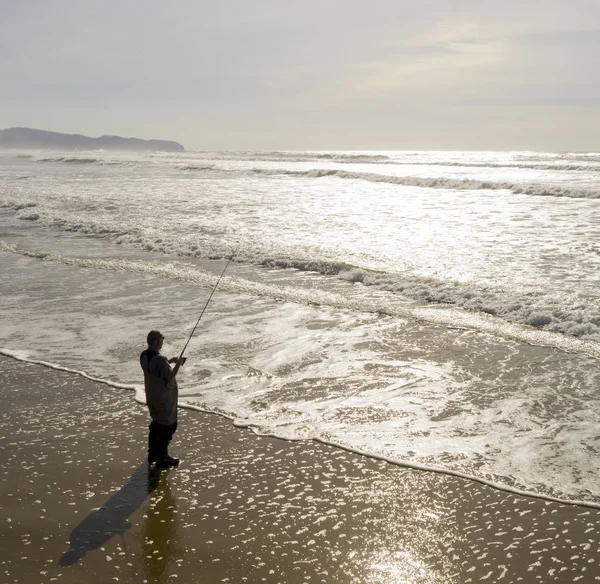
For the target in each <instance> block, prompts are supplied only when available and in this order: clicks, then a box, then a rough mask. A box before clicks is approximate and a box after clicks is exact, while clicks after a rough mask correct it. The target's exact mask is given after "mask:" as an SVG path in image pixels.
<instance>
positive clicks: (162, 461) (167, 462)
mask: <svg viewBox="0 0 600 584" xmlns="http://www.w3.org/2000/svg"><path fill="white" fill-rule="evenodd" d="M178 464H179V459H178V458H173V457H172V456H169V455H167V456H164V457H163V458H159V459H158V460H156V466H155V467H154V468H171V467H172V466H177V465H178Z"/></svg>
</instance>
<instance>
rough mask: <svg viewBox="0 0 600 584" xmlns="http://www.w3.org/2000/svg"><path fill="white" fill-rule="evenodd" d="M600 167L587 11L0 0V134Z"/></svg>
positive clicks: (577, 1) (520, 1)
mask: <svg viewBox="0 0 600 584" xmlns="http://www.w3.org/2000/svg"><path fill="white" fill-rule="evenodd" d="M10 126H28V127H36V128H42V129H48V130H55V131H62V132H69V133H82V134H88V135H93V136H97V135H100V134H119V135H123V136H138V137H141V138H165V139H173V140H178V141H180V142H181V143H183V144H184V145H185V146H186V148H187V149H298V148H299V149H538V150H595V151H600V1H599V0H589V1H587V0H570V1H566V0H543V1H529V0H505V1H486V0H472V1H471V0H468V1H467V0H465V1H462V0H456V1H455V0H440V1H437V0H436V1H427V0H421V1H419V0H410V1H404V0H361V1H355V0H329V1H328V0H318V1H313V0H297V1H296V0H213V1H211V2H206V1H202V0H171V1H170V2H166V1H165V0H161V1H155V0H118V1H114V0H102V1H98V0H93V1H92V0H0V128H6V127H10Z"/></svg>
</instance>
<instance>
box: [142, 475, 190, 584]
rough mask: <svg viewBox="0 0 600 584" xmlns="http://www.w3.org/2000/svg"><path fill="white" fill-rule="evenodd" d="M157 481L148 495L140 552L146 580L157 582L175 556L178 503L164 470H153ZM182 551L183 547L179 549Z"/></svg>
mask: <svg viewBox="0 0 600 584" xmlns="http://www.w3.org/2000/svg"><path fill="white" fill-rule="evenodd" d="M154 474H155V475H156V476H157V478H158V485H157V488H156V489H153V490H152V492H151V493H150V496H149V506H148V511H147V515H146V517H145V518H144V519H145V520H144V523H143V525H142V531H141V541H140V552H141V555H142V557H141V560H142V562H141V563H142V565H143V568H144V573H145V577H146V579H147V580H148V582H153V583H154V582H155V583H156V584H160V583H161V582H164V581H165V578H166V577H167V576H168V572H167V568H168V567H169V565H170V563H171V562H172V561H173V558H175V557H177V555H178V554H177V553H176V552H177V548H178V547H181V546H178V543H177V506H176V503H175V499H174V498H173V494H172V493H171V485H170V483H169V479H168V476H167V475H168V473H167V472H163V473H160V472H156V471H155V473H154ZM179 551H182V550H179Z"/></svg>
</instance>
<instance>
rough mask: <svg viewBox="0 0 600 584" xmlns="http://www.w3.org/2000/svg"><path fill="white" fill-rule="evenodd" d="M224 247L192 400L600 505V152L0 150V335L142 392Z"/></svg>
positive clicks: (295, 435)
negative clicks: (154, 348) (142, 359)
mask: <svg viewBox="0 0 600 584" xmlns="http://www.w3.org/2000/svg"><path fill="white" fill-rule="evenodd" d="M231 257H232V258H233V261H232V262H231V263H230V265H229V267H228V268H227V271H226V272H225V275H224V276H223V279H222V280H221V283H220V285H219V287H218V289H217V291H216V292H215V294H214V296H213V298H212V300H211V302H210V304H209V306H208V308H207V310H206V312H205V314H204V316H203V318H202V320H201V322H200V325H199V326H198V329H197V331H196V334H195V336H194V338H193V339H192V341H191V342H190V345H189V347H188V350H187V353H186V355H187V357H188V361H187V363H186V365H185V367H184V368H183V369H182V371H181V373H180V376H179V381H180V383H179V385H180V403H181V405H183V406H185V407H190V408H195V409H198V410H201V411H210V412H216V413H218V414H221V415H223V416H226V417H228V418H230V419H231V420H232V421H233V423H235V424H236V425H240V426H246V427H249V428H250V429H252V431H254V432H256V433H257V434H260V435H272V436H277V437H280V438H284V439H290V440H310V439H316V440H320V441H323V442H326V443H330V444H334V445H337V446H340V447H343V448H346V449H349V450H353V451H357V452H362V453H365V454H368V455H371V456H375V457H379V458H382V459H385V460H389V461H392V462H396V463H399V464H404V465H409V466H413V467H416V468H426V469H433V470H438V471H442V472H448V473H451V474H452V473H454V474H458V475H461V476H467V477H470V478H473V479H475V480H479V481H483V482H487V483H490V484H493V485H495V486H497V487H499V488H504V489H508V490H510V489H514V490H518V491H525V492H527V493H531V494H535V495H537V496H542V497H548V498H558V499H561V500H568V501H583V502H587V503H589V504H591V505H593V506H600V489H599V488H598V479H597V472H598V467H599V466H600V434H599V432H598V427H599V421H600V404H599V401H598V397H597V393H598V389H599V386H600V369H599V367H598V365H599V363H600V362H599V361H598V358H599V357H600V297H599V286H598V284H599V279H600V276H599V273H600V272H599V268H600V153H560V154H557V153H541V152H372V151H370V152H288V151H281V152H185V153H178V154H164V153H114V152H77V153H64V152H51V151H43V152H42V151H36V152H25V151H23V152H20V151H8V150H5V151H0V262H1V264H0V265H1V266H2V274H3V278H2V279H1V280H0V323H1V324H0V353H2V354H4V355H8V356H12V357H15V358H18V359H21V360H23V361H31V362H44V363H46V364H48V365H50V366H52V367H56V368H65V369H67V370H71V371H74V372H78V373H80V374H83V375H87V376H89V377H91V378H94V379H99V380H102V381H104V382H105V383H107V384H109V385H113V386H115V387H118V388H123V390H133V391H134V393H133V394H132V395H135V397H136V399H138V400H139V401H143V387H142V375H141V369H140V366H139V361H138V356H139V353H140V352H141V351H142V350H143V349H144V348H145V338H146V334H147V332H148V331H149V330H150V329H159V330H161V331H162V332H163V334H164V335H165V336H166V342H165V347H164V349H163V352H165V353H166V354H167V355H168V356H169V357H171V356H175V355H177V354H178V353H179V352H180V351H181V349H182V347H183V345H184V344H185V342H186V340H187V337H188V335H189V334H190V332H191V330H192V328H193V326H194V324H195V322H196V320H197V318H198V316H199V314H200V313H201V311H202V309H203V307H204V305H205V303H206V301H207V299H208V297H209V295H210V293H211V290H212V288H213V286H214V285H215V283H216V281H217V278H218V277H219V275H220V274H221V272H222V270H223V268H224V267H225V264H226V262H227V260H228V259H229V258H231ZM110 407H111V404H110V392H107V397H106V408H107V409H108V410H110ZM39 408H40V411H43V408H44V404H43V403H40V404H39ZM89 415H90V416H94V411H92V410H91V411H90V412H89ZM73 431H74V432H76V431H77V429H76V428H74V429H73ZM181 431H182V432H185V428H182V429H181ZM143 448H144V446H143V445H140V451H141V452H142V451H143Z"/></svg>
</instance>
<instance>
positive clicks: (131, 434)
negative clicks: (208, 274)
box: [0, 357, 600, 584]
mask: <svg viewBox="0 0 600 584" xmlns="http://www.w3.org/2000/svg"><path fill="white" fill-rule="evenodd" d="M0 366H1V370H2V385H1V389H0V395H1V397H2V404H3V407H2V412H1V413H0V449H1V452H2V458H3V460H4V463H5V464H4V465H3V469H2V471H0V476H1V477H2V478H1V480H0V509H1V514H0V522H1V526H2V527H1V530H2V531H1V537H2V546H1V552H0V562H1V565H0V581H2V582H6V583H12V582H19V583H28V584H29V583H38V582H39V583H42V582H60V583H62V582H66V583H71V582H73V583H76V582H77V583H80V582H86V583H89V584H94V583H104V582H106V583H109V582H111V583H114V582H128V583H130V582H131V583H136V584H137V583H143V582H148V583H162V582H177V583H181V584H184V583H185V584H187V583H196V582H207V583H213V582H215V583H217V582H229V583H236V584H237V583H241V582H248V583H255V582H266V583H282V584H284V583H285V584H293V583H307V584H309V583H310V584H313V583H317V582H319V583H327V584H329V583H342V584H345V583H348V584H350V583H352V584H366V583H373V584H387V583H390V584H391V583H411V584H412V583H427V584H431V583H436V584H437V583H440V584H441V583H443V584H449V583H459V584H460V583H466V582H502V583H512V582H515V583H516V582H524V583H525V584H528V583H532V582H543V583H548V582H565V583H567V582H568V583H571V582H581V583H588V582H597V581H600V544H599V542H598V538H599V535H598V534H599V531H600V512H599V511H596V510H594V509H588V508H582V507H575V506H569V505H561V504H558V503H552V502H548V501H543V500H539V499H534V498H526V497H522V496H517V495H514V494H510V493H505V492H502V491H498V490H495V489H493V488H490V487H486V486H483V485H480V484H478V483H474V482H472V481H468V480H464V479H460V478H456V477H449V476H445V475H441V474H436V473H428V472H421V471H415V470H410V469H405V468H401V467H397V466H393V465H390V464H388V463H385V462H381V461H377V460H374V459H369V458H366V457H362V456H358V455H356V454H352V453H348V452H345V451H343V450H340V449H336V448H332V447H329V446H326V445H323V444H319V443H314V442H286V441H281V440H277V439H272V438H260V437H257V436H255V435H254V434H252V433H251V432H250V431H249V430H245V429H238V428H235V427H233V426H232V424H231V422H230V421H228V420H225V419H222V418H220V417H218V416H215V415H208V414H200V413H198V412H192V411H186V410H182V411H181V412H180V420H179V424H180V427H179V430H178V432H177V434H176V436H175V441H174V443H173V446H172V449H171V450H172V453H174V454H177V455H179V456H181V458H182V463H181V465H180V467H179V468H177V469H174V470H170V471H163V472H160V473H149V472H148V469H147V466H146V464H145V448H146V444H145V441H146V431H147V423H148V416H147V413H146V410H145V408H144V407H143V406H140V405H138V404H136V403H134V401H133V396H132V394H131V393H130V392H126V391H124V390H117V389H114V388H112V387H109V386H106V385H102V384H98V383H94V382H91V381H89V380H86V379H84V378H82V377H80V376H77V375H74V374H69V373H65V372H59V371H54V370H51V369H48V368H44V367H42V366H38V365H31V364H26V363H22V362H18V361H15V360H12V359H9V358H4V357H1V358H0Z"/></svg>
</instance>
